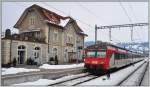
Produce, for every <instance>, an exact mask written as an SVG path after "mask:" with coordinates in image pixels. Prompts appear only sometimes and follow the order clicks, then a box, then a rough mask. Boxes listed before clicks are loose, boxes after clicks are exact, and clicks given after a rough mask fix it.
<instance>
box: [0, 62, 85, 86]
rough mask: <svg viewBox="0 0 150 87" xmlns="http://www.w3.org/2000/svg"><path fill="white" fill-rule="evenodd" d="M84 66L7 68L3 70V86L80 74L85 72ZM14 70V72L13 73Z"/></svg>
mask: <svg viewBox="0 0 150 87" xmlns="http://www.w3.org/2000/svg"><path fill="white" fill-rule="evenodd" d="M52 66H53V67H52ZM83 66H84V65H83V64H72V65H43V66H40V67H39V68H38V69H25V68H20V69H19V68H10V69H8V70H7V69H6V68H3V70H2V74H3V75H2V85H10V84H17V83H22V82H27V81H35V80H37V79H56V78H59V77H62V76H66V75H69V74H78V73H81V72H82V71H83V69H84V67H83ZM12 69H13V70H14V71H13V72H12ZM6 70H7V71H6Z"/></svg>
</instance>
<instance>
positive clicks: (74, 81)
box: [49, 74, 99, 86]
mask: <svg viewBox="0 0 150 87" xmlns="http://www.w3.org/2000/svg"><path fill="white" fill-rule="evenodd" d="M98 77H99V76H95V75H91V74H85V75H84V76H80V77H76V78H73V79H68V80H65V81H61V82H57V83H54V84H50V85H49V86H53V85H55V86H65V85H68V86H75V85H78V84H81V83H84V82H87V81H89V80H92V79H96V78H98Z"/></svg>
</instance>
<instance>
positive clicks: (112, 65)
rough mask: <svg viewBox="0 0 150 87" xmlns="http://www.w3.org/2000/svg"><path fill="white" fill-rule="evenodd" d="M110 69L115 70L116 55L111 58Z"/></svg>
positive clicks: (113, 54)
mask: <svg viewBox="0 0 150 87" xmlns="http://www.w3.org/2000/svg"><path fill="white" fill-rule="evenodd" d="M109 66H110V68H114V67H116V66H115V53H112V56H111V57H110V62H109Z"/></svg>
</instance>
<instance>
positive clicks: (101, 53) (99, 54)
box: [97, 51, 106, 58]
mask: <svg viewBox="0 0 150 87" xmlns="http://www.w3.org/2000/svg"><path fill="white" fill-rule="evenodd" d="M97 57H99V58H105V57H106V52H105V51H101V52H97Z"/></svg>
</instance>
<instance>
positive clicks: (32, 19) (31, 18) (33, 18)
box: [29, 15, 36, 25]
mask: <svg viewBox="0 0 150 87" xmlns="http://www.w3.org/2000/svg"><path fill="white" fill-rule="evenodd" d="M35 21H36V20H35V16H34V15H32V16H31V17H30V19H29V23H30V25H34V24H35Z"/></svg>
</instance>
